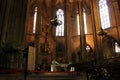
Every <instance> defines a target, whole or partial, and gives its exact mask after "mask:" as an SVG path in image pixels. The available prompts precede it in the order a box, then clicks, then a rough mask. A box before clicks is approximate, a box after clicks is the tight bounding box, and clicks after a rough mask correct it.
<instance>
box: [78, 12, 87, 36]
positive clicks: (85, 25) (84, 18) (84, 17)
mask: <svg viewBox="0 0 120 80" xmlns="http://www.w3.org/2000/svg"><path fill="white" fill-rule="evenodd" d="M79 19H80V18H79V14H77V28H78V35H80V20H79ZM83 20H84V30H85V34H87V23H86V13H85V12H83Z"/></svg>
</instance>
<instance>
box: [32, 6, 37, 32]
mask: <svg viewBox="0 0 120 80" xmlns="http://www.w3.org/2000/svg"><path fill="white" fill-rule="evenodd" d="M36 21H37V7H35V9H34V21H33V33H35V31H36Z"/></svg>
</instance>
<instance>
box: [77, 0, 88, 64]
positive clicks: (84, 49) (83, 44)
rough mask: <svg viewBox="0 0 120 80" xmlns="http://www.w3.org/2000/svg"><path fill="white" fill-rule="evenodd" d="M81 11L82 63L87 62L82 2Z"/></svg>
mask: <svg viewBox="0 0 120 80" xmlns="http://www.w3.org/2000/svg"><path fill="white" fill-rule="evenodd" d="M78 9H79V20H80V50H81V52H80V53H81V60H80V62H81V61H82V62H85V61H86V36H85V30H84V20H83V4H82V1H81V2H80V1H78Z"/></svg>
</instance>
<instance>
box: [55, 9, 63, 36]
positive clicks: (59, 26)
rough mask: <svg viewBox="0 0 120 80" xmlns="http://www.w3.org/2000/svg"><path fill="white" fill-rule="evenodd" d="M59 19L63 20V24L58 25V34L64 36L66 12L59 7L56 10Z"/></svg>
mask: <svg viewBox="0 0 120 80" xmlns="http://www.w3.org/2000/svg"><path fill="white" fill-rule="evenodd" d="M56 15H57V19H58V20H60V21H62V24H61V25H57V27H56V36H64V12H63V10H62V9H58V10H57V12H56Z"/></svg>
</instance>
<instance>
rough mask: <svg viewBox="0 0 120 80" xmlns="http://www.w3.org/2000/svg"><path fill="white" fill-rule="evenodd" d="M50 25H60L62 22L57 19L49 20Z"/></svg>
mask: <svg viewBox="0 0 120 80" xmlns="http://www.w3.org/2000/svg"><path fill="white" fill-rule="evenodd" d="M50 23H51V24H52V25H54V26H58V25H62V21H60V20H59V19H58V18H57V17H55V18H54V19H51V20H50Z"/></svg>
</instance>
